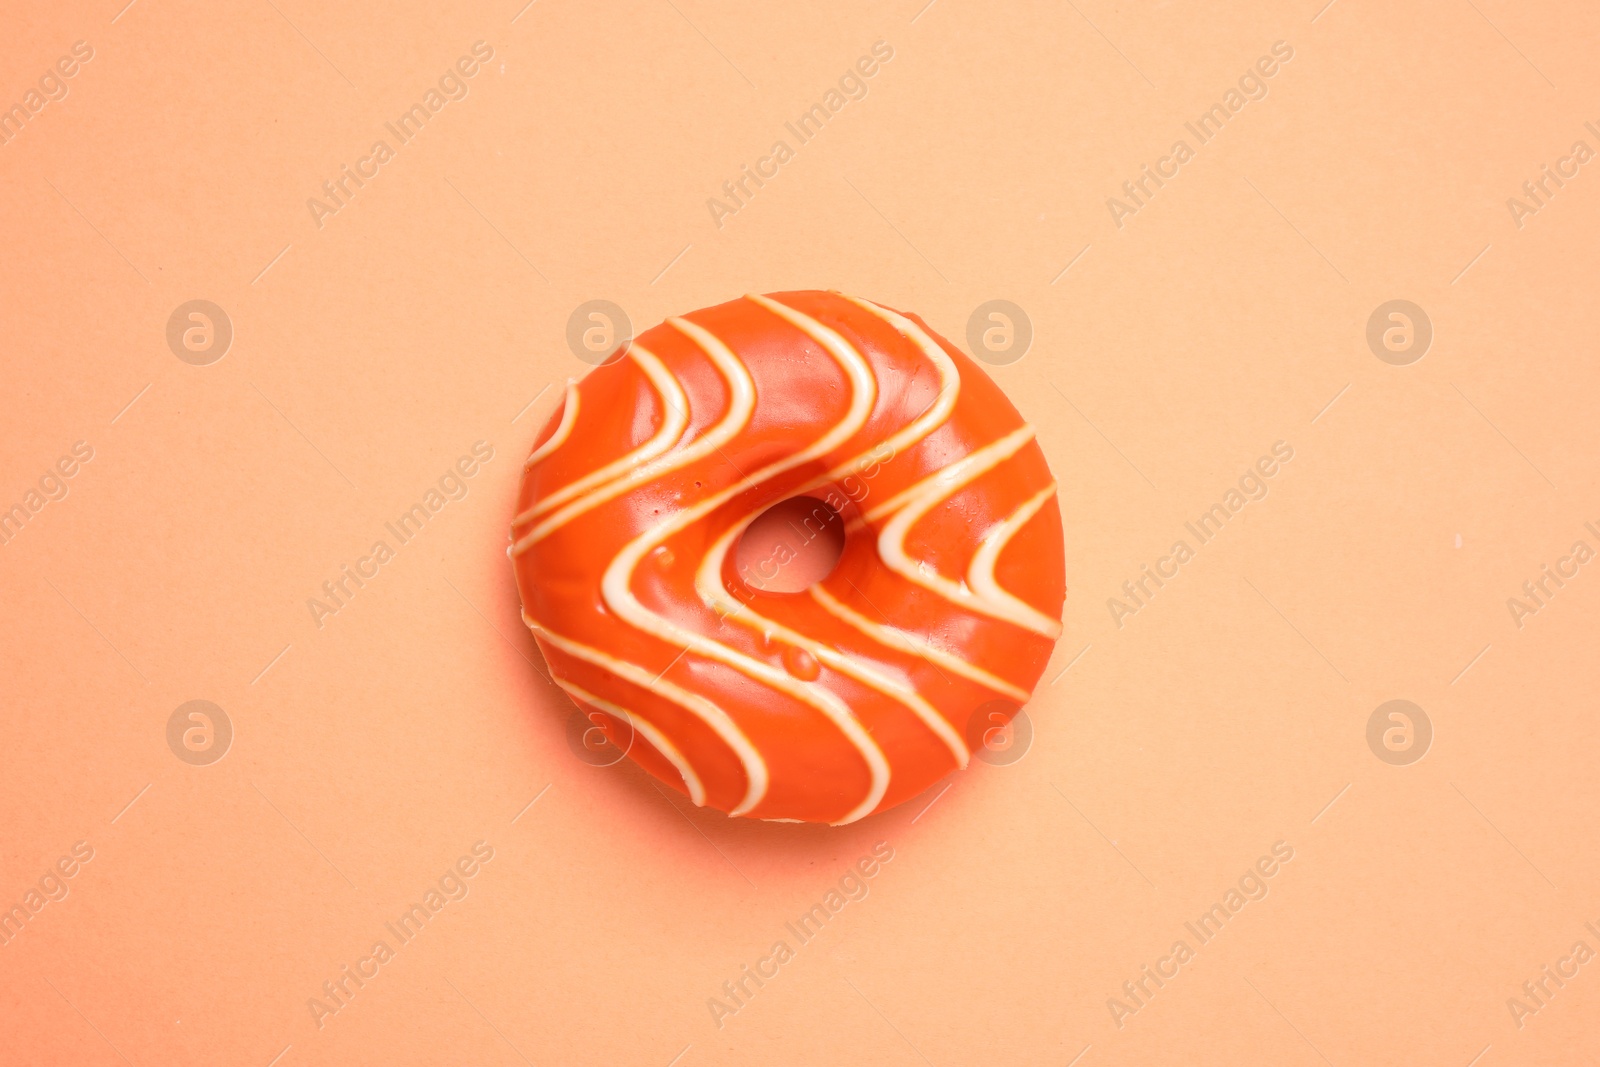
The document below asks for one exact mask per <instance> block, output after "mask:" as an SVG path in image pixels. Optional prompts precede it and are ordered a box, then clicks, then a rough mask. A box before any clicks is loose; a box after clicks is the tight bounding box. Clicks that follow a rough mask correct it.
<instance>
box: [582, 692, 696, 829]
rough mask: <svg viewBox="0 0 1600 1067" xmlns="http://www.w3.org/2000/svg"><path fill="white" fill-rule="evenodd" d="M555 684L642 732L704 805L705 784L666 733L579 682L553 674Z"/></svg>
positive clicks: (636, 713)
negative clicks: (556, 676)
mask: <svg viewBox="0 0 1600 1067" xmlns="http://www.w3.org/2000/svg"><path fill="white" fill-rule="evenodd" d="M556 684H557V685H559V686H560V687H561V688H562V689H564V690H566V692H567V695H568V696H570V697H571V698H572V699H573V700H577V701H581V702H582V703H585V704H593V705H594V706H595V707H597V708H599V709H600V710H601V711H604V712H608V713H610V714H611V715H613V716H614V717H616V718H619V719H621V720H622V721H624V722H626V723H627V724H628V725H629V726H631V727H632V728H633V729H634V730H635V731H636V732H637V733H639V734H641V735H643V737H644V739H645V740H646V741H648V742H650V744H651V746H653V747H654V748H655V750H656V751H657V752H659V753H661V754H662V755H663V756H665V757H666V759H667V762H668V763H671V764H672V765H673V766H674V767H676V768H677V770H678V774H679V775H680V776H682V778H683V785H684V788H685V789H687V790H688V791H689V799H690V800H692V801H694V803H695V805H696V806H697V807H702V808H703V807H705V805H706V787H705V785H704V784H702V783H701V781H700V776H699V775H698V774H695V773H694V768H693V767H691V766H689V761H688V759H686V758H685V757H684V755H683V753H682V752H681V751H679V750H678V746H677V745H674V744H673V743H672V742H671V741H670V740H668V738H667V735H666V734H664V733H662V732H661V731H660V730H658V729H656V728H655V727H654V726H652V725H650V723H648V722H646V721H645V719H644V717H643V716H641V715H640V714H639V713H638V712H636V711H629V710H628V709H627V708H624V707H622V706H620V705H618V704H613V703H612V702H611V701H609V700H606V699H604V698H602V697H597V696H595V695H594V694H593V693H591V692H589V691H588V690H587V689H585V688H583V687H582V686H581V685H574V684H573V683H571V682H569V681H567V680H566V679H564V678H557V679H556Z"/></svg>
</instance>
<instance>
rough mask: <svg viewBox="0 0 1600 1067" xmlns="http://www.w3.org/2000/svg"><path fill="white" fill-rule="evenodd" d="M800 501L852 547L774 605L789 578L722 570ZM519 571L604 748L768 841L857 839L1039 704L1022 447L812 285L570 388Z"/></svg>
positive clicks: (916, 351)
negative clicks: (991, 718)
mask: <svg viewBox="0 0 1600 1067" xmlns="http://www.w3.org/2000/svg"><path fill="white" fill-rule="evenodd" d="M795 496H809V497H812V498H815V499H817V500H820V501H824V502H825V503H826V504H827V505H829V506H831V507H832V508H833V509H834V510H836V511H837V512H838V513H839V515H840V516H841V517H842V519H843V520H844V528H845V540H844V548H843V553H842V555H841V557H840V559H839V562H838V565H837V566H836V567H835V568H834V570H833V572H832V573H831V574H829V575H828V576H827V577H826V578H824V579H822V580H821V581H819V582H817V583H816V584H814V585H813V586H811V587H810V588H809V589H808V590H806V591H804V592H794V593H779V592H773V591H769V590H766V589H764V588H763V587H762V586H763V577H766V578H768V579H770V577H771V575H772V569H771V568H775V567H779V566H781V565H782V563H783V559H782V558H778V559H775V560H773V561H771V563H770V567H769V568H767V569H766V571H765V574H764V575H763V573H759V571H760V568H758V569H757V571H758V572H751V571H749V570H747V571H745V572H744V573H740V572H739V570H738V568H737V567H736V565H735V562H734V559H735V555H736V552H735V549H736V547H737V544H738V540H739V536H740V535H741V534H742V533H743V532H744V530H745V529H746V527H748V526H749V524H750V523H751V522H752V521H753V520H755V519H756V518H757V517H758V516H759V515H761V514H762V513H763V512H764V511H766V509H768V508H769V507H771V506H772V505H774V504H777V503H779V502H781V501H784V500H787V499H789V498H791V497H795ZM807 535H808V531H807V530H806V529H796V536H797V541H798V540H803V539H804V538H805V537H806V536H807ZM511 557H512V560H513V565H514V568H515V571H516V578H517V586H518V590H519V592H520V593H521V597H522V605H523V618H524V621H525V622H526V623H527V624H528V626H529V627H530V628H531V629H532V631H533V633H534V635H535V637H536V638H537V640H538V642H539V645H540V647H541V649H542V650H543V652H544V654H545V657H546V660H547V661H548V663H549V665H550V669H551V673H552V675H553V676H554V678H555V679H556V680H557V682H558V683H559V684H560V685H561V686H562V687H563V688H564V689H565V690H566V692H567V693H568V694H569V695H570V696H571V697H572V698H573V699H574V700H575V701H577V702H578V703H579V705H580V706H582V707H584V708H585V710H587V711H590V712H593V713H595V717H596V719H597V721H600V722H601V723H602V724H604V725H605V728H606V731H607V734H608V736H610V737H611V738H612V740H613V741H615V742H616V743H617V744H618V745H619V746H621V747H624V748H627V750H628V753H629V755H630V756H631V757H632V758H634V759H635V760H637V761H638V762H639V763H640V764H642V765H643V766H644V767H645V768H646V769H647V770H649V771H650V772H651V773H652V774H654V775H655V776H656V777H658V778H659V779H661V780H662V781H663V782H666V783H667V784H669V785H671V786H673V787H674V788H676V789H678V790H680V791H681V792H684V793H686V794H687V795H688V796H689V797H690V799H692V800H693V801H694V802H695V803H696V804H700V805H710V806H712V807H715V808H718V809H720V810H723V811H726V812H728V813H730V814H733V815H747V816H751V817H755V818H763V819H799V820H804V821H808V822H829V823H844V822H853V821H855V820H856V819H860V818H863V817H864V816H866V815H869V814H872V813H873V812H875V811H881V810H884V809H886V808H889V807H892V806H894V805H895V804H898V803H900V802H902V801H904V800H907V799H909V798H910V797H913V796H915V795H917V794H918V793H920V792H921V791H922V790H924V789H926V788H927V787H928V786H929V785H931V784H932V783H933V782H935V781H937V780H938V779H939V778H941V777H943V776H944V775H945V774H946V773H948V772H949V771H950V770H951V769H953V768H956V767H964V766H966V764H967V760H968V757H969V755H970V751H969V745H970V744H973V743H981V742H980V738H981V733H980V732H979V731H980V729H981V727H982V726H987V725H989V722H988V713H991V712H993V711H995V710H996V709H999V710H1001V712H1002V714H1005V715H1009V714H1010V713H1012V712H1014V711H1015V709H1016V708H1017V707H1019V706H1020V705H1021V704H1022V703H1024V702H1026V700H1027V699H1028V697H1029V695H1030V694H1031V692H1032V689H1033V687H1034V685H1035V684H1036V683H1037V682H1038V679H1039V676H1040V674H1041V673H1042V672H1043V670H1044V667H1045V663H1046V662H1047V660H1048V659H1049V656H1050V651H1051V649H1052V647H1053V646H1054V644H1055V641H1056V638H1057V637H1058V636H1059V635H1060V633H1061V625H1060V622H1059V621H1058V620H1059V618H1060V615H1061V606H1062V602H1063V598H1064V596H1065V587H1064V564H1063V559H1062V535H1061V517H1060V512H1059V509H1058V507H1057V504H1056V500H1055V482H1054V480H1053V479H1052V478H1051V475H1050V471H1049V469H1048V467H1047V466H1046V464H1045V460H1044V455H1043V453H1042V452H1041V451H1040V449H1039V446H1038V443H1037V442H1036V441H1035V440H1034V431H1033V428H1032V427H1031V426H1028V425H1027V424H1026V423H1024V422H1023V421H1022V419H1021V417H1020V416H1019V415H1018V414H1017V411H1016V409H1015V408H1013V407H1012V405H1011V403H1010V402H1009V401H1008V400H1007V399H1006V398H1005V396H1004V394H1003V393H1001V392H1000V390H999V389H998V387H996V386H995V384H994V383H993V382H992V381H990V380H989V378H988V376H987V375H986V374H984V372H983V371H982V370H980V369H979V368H978V367H977V365H976V364H974V363H973V362H972V361H971V360H969V359H968V358H967V357H966V356H965V355H964V354H963V353H961V352H960V351H959V350H957V349H956V348H954V347H953V346H951V345H949V344H948V343H946V342H944V341H943V340H942V339H941V338H939V337H937V336H936V335H935V334H934V333H933V332H932V331H931V330H930V329H928V328H927V326H925V325H924V324H923V323H922V322H921V321H920V320H918V319H916V318H915V317H914V316H907V315H903V314H901V313H899V312H895V311H892V310H890V309H888V308H885V307H883V306H881V305H878V304H874V303H872V302H870V301H865V300H859V299H856V298H853V297H847V296H843V295H841V294H838V293H825V292H816V291H805V292H793V293H778V294H773V295H772V296H754V295H752V296H747V297H744V298H743V299H740V300H734V301H730V302H729V303H726V304H721V305H718V306H717V307H712V308H705V309H703V310H700V311H696V312H693V313H691V314H689V315H686V316H683V317H680V318H672V319H669V320H668V321H666V322H665V323H662V324H661V325H659V326H657V327H655V328H654V329H652V330H649V331H647V332H646V333H644V334H643V335H641V336H640V337H639V338H637V339H636V340H635V341H633V342H632V343H631V344H630V345H629V346H628V348H627V349H626V351H625V352H624V353H622V354H621V355H620V357H619V358H614V359H613V360H612V361H610V362H608V363H607V364H605V365H603V366H601V367H598V368H596V369H595V370H594V371H592V372H591V373H590V374H589V375H588V376H587V377H586V378H584V379H583V381H582V382H581V383H575V384H574V383H569V384H568V386H567V391H566V395H565V397H564V398H563V400H562V403H561V407H560V408H559V410H558V411H557V412H556V413H555V414H553V415H552V416H551V418H550V421H549V423H548V424H547V425H546V426H545V428H544V429H543V430H542V431H541V433H540V435H539V438H538V441H537V442H536V445H535V447H534V449H533V452H532V454H531V455H530V456H529V457H528V460H527V463H526V466H525V470H524V475H523V484H522V491H521V494H520V497H519V500H518V507H517V514H516V516H515V518H514V519H513V522H512V547H511ZM979 709H982V711H983V713H984V714H983V715H982V717H981V718H982V719H983V720H984V721H983V722H982V723H981V724H980V723H975V722H973V721H972V720H973V716H974V713H975V712H978V711H979ZM624 722H626V723H628V724H631V726H632V729H631V730H630V729H629V728H628V726H626V725H622V723H624ZM969 727H970V730H969Z"/></svg>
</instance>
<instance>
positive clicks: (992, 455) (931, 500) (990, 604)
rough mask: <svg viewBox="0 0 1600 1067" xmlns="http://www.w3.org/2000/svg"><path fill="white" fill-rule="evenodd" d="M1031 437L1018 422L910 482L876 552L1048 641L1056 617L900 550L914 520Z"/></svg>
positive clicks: (972, 606)
mask: <svg viewBox="0 0 1600 1067" xmlns="http://www.w3.org/2000/svg"><path fill="white" fill-rule="evenodd" d="M1031 440H1033V427H1032V426H1026V425H1024V426H1020V427H1018V428H1017V429H1015V430H1013V431H1011V432H1010V433H1008V434H1006V435H1005V436H1004V437H1002V438H1000V439H999V440H998V441H992V442H990V443H989V444H987V445H984V446H983V447H982V448H980V449H977V450H976V451H974V452H969V453H968V454H967V455H965V456H962V457H961V458H960V459H958V460H956V461H955V462H954V463H952V464H950V465H949V466H948V467H945V468H944V469H943V470H939V471H935V472H934V473H933V474H930V475H929V476H928V477H926V478H924V479H922V481H920V482H918V483H917V484H916V485H914V486H912V487H911V489H910V490H908V492H909V493H910V496H909V498H908V499H907V501H906V503H905V506H903V507H902V508H900V510H899V511H897V512H895V515H894V518H892V519H890V520H889V522H888V524H887V525H885V526H884V528H883V532H882V533H880V534H879V535H878V555H879V556H880V557H882V559H883V562H884V565H885V566H887V567H888V568H889V569H890V570H892V571H894V572H895V573H896V574H898V575H900V576H901V577H902V578H904V579H906V580H907V581H909V582H915V583H916V584H917V585H920V586H922V587H923V588H924V589H927V590H929V591H930V592H934V593H937V594H939V595H940V596H942V597H944V598H945V599H946V600H948V601H950V602H951V603H952V604H955V605H956V606H957V607H962V608H966V609H967V610H968V611H975V612H978V613H979V614H982V615H987V616H989V617H990V618H993V619H999V620H1001V621H1002V622H1009V623H1011V624H1012V625H1014V626H1020V627H1021V628H1023V629H1024V630H1031V631H1032V632H1034V633H1036V634H1041V635H1043V636H1045V637H1048V638H1050V639H1051V640H1052V641H1053V640H1055V639H1056V638H1058V637H1060V636H1061V623H1060V622H1059V621H1058V620H1056V619H1052V618H1051V617H1050V616H1048V615H1046V614H1045V613H1044V612H1042V611H1040V610H1039V609H1037V608H1035V607H1033V606H1032V605H1030V604H1025V603H1023V602H1022V601H1020V600H1018V599H1016V598H1015V597H1009V598H1007V599H1004V600H990V599H989V598H987V597H985V596H984V595H982V594H981V593H979V592H974V591H973V590H972V589H969V588H968V587H967V586H966V585H965V584H963V583H961V582H956V581H952V580H950V579H949V578H946V577H945V576H944V575H942V574H939V573H937V572H935V571H934V570H933V569H932V568H931V567H925V566H923V565H921V564H919V563H917V562H915V561H913V560H912V559H911V557H910V556H908V555H907V554H906V534H907V533H909V532H910V530H911V527H912V526H913V525H915V523H916V521H917V520H918V519H920V518H922V517H923V516H924V515H926V514H927V513H928V512H930V511H932V510H933V509H934V508H935V507H937V506H938V505H940V504H942V503H943V502H944V501H946V500H948V499H949V498H950V497H952V496H954V495H955V494H956V493H958V492H960V491H961V490H962V489H963V488H965V487H966V486H967V485H968V484H969V483H971V482H972V481H974V480H975V479H977V478H979V477H980V476H982V475H984V474H986V473H988V472H989V471H991V470H993V469H994V468H995V467H997V466H999V465H1000V464H1001V463H1002V462H1004V461H1005V460H1007V459H1010V458H1011V457H1012V456H1014V455H1016V454H1017V453H1018V452H1019V451H1021V450H1022V446H1023V445H1025V444H1027V443H1028V442H1029V441H1031Z"/></svg>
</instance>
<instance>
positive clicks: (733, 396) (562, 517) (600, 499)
mask: <svg viewBox="0 0 1600 1067" xmlns="http://www.w3.org/2000/svg"><path fill="white" fill-rule="evenodd" d="M667 322H668V323H669V324H670V325H671V326H673V327H675V328H676V329H677V330H678V331H679V332H680V333H683V334H685V335H687V336H688V337H689V338H690V339H691V340H693V341H694V342H695V343H696V344H697V345H699V346H700V349H701V350H702V351H703V352H705V354H706V355H707V356H708V357H709V358H710V360H711V362H712V363H714V364H716V366H717V370H719V371H721V372H722V377H723V379H724V380H725V381H726V382H727V385H728V389H729V392H730V400H729V404H728V410H727V412H726V413H725V414H724V415H723V417H722V419H721V421H719V422H718V423H717V424H716V425H715V426H713V427H712V428H711V429H710V430H709V431H708V432H707V433H706V434H705V436H703V437H700V438H698V439H696V440H694V441H691V442H690V443H689V444H688V445H685V446H684V447H683V448H681V449H679V450H677V451H676V452H671V453H668V454H667V455H664V456H658V457H656V458H655V459H653V460H651V461H650V462H648V463H645V464H642V465H640V466H638V467H635V468H634V469H633V470H631V471H629V472H628V473H627V474H625V475H623V476H622V477H621V478H618V479H616V480H614V481H612V482H610V483H609V484H607V485H602V486H599V487H597V488H595V489H593V490H591V491H590V492H589V493H588V495H586V496H581V497H579V498H578V499H577V500H574V501H573V502H572V503H570V504H568V505H567V506H566V507H564V508H562V509H561V510H560V511H558V512H556V513H555V514H554V515H552V516H550V517H549V518H547V519H545V520H544V521H543V522H541V523H540V524H539V525H537V526H535V527H534V528H533V529H532V530H531V531H529V532H528V533H527V534H525V535H524V536H523V537H522V538H521V539H520V540H518V541H517V542H516V544H514V545H512V546H511V554H512V555H513V556H517V555H520V554H522V553H523V552H525V551H527V550H528V549H529V548H531V547H532V546H534V545H535V544H538V543H539V542H540V541H542V540H544V539H545V538H546V537H548V536H549V535H550V534H552V533H554V532H555V531H556V530H559V529H560V528H561V527H563V526H565V525H566V524H567V523H569V522H571V521H572V520H573V519H575V518H577V517H578V516H579V515H582V514H583V513H584V512H586V511H589V510H590V509H592V508H595V507H597V506H599V505H600V504H603V503H605V502H606V501H607V500H610V499H612V498H613V497H617V496H621V495H622V494H623V493H625V492H627V491H628V490H630V489H632V488H634V487H636V486H638V485H641V484H643V483H644V482H647V481H650V480H651V479H652V478H657V477H659V476H661V475H663V474H666V473H667V472H669V471H674V470H677V469H679V468H681V467H687V466H688V465H689V464H691V463H696V462H698V461H699V460H701V459H702V458H704V457H705V456H708V455H710V454H711V453H712V452H715V451H717V450H719V449H721V448H722V446H723V445H725V444H727V443H728V442H729V441H731V440H733V439H734V438H735V437H737V436H738V435H739V433H740V431H742V430H743V429H744V428H745V424H747V423H748V422H749V421H750V415H751V413H752V412H753V411H755V406H756V387H755V383H754V382H753V381H751V380H750V372H749V371H747V370H745V368H744V364H743V363H741V362H740V361H739V357H737V356H735V355H734V354H733V352H732V351H731V350H730V349H729V348H728V346H727V345H725V344H723V343H722V342H721V341H719V340H717V338H715V337H713V336H712V335H711V334H710V333H708V332H707V331H706V330H704V329H703V328H701V327H699V326H696V325H695V324H694V323H692V322H690V321H689V320H688V319H677V318H675V319H668V320H667ZM736 814H737V813H736Z"/></svg>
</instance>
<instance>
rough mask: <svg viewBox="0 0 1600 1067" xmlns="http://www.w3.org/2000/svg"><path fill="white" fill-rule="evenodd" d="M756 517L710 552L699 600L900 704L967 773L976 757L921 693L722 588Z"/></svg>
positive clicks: (699, 577)
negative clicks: (734, 552) (726, 564)
mask: <svg viewBox="0 0 1600 1067" xmlns="http://www.w3.org/2000/svg"><path fill="white" fill-rule="evenodd" d="M755 518H756V516H755V515H751V516H748V517H747V518H745V519H743V520H741V521H740V522H739V523H738V524H737V525H735V526H733V527H731V528H730V529H729V530H728V532H727V533H725V534H723V535H722V536H721V537H719V538H718V539H717V542H716V544H714V545H712V546H711V551H710V552H709V553H708V554H707V555H706V558H705V559H704V561H702V562H701V564H700V569H699V570H698V571H697V572H696V573H695V589H696V591H697V592H699V594H700V599H701V601H703V602H704V603H705V605H706V606H707V607H708V608H711V609H712V610H713V611H716V612H717V613H719V614H720V615H722V617H723V618H724V619H731V620H733V621H735V622H738V623H742V624H743V625H744V626H747V627H749V628H750V629H752V630H758V631H761V632H763V633H767V634H771V635H773V636H776V637H780V638H782V639H783V640H785V641H787V642H789V643H790V644H792V645H795V646H797V647H799V648H803V649H805V650H806V651H807V652H809V653H811V655H812V656H813V657H814V658H815V659H816V660H817V662H819V663H822V664H824V665H825V666H828V667H830V668H832V669H833V670H836V671H838V672H839V673H840V674H843V675H846V676H848V677H850V678H854V679H855V680H856V681H858V682H860V683H862V684H863V685H865V686H868V687H870V688H872V689H876V690H877V691H878V692H880V693H882V694H883V695H884V696H886V697H888V698H890V699H891V700H898V701H899V702H900V703H902V704H904V705H905V706H906V707H908V708H910V709H911V711H912V713H913V714H915V715H916V716H917V718H919V719H921V720H922V721H923V723H925V724H926V725H927V727H928V729H930V730H932V731H933V732H934V733H935V734H936V735H937V736H938V738H939V740H941V741H943V742H944V743H945V746H946V747H947V748H949V749H950V754H951V755H952V756H954V757H955V761H956V765H957V766H958V767H961V768H963V769H964V768H965V767H966V765H967V760H968V758H969V757H970V755H971V752H970V751H969V750H968V748H967V743H966V742H965V741H964V740H962V738H961V735H960V734H958V733H956V731H955V728H954V727H953V726H951V725H950V722H949V720H947V719H946V718H945V717H944V716H943V715H940V714H939V712H938V709H936V708H935V707H934V706H933V705H932V704H930V703H928V701H927V700H925V699H924V698H923V696H922V694H921V693H918V692H917V691H916V690H915V689H913V688H911V687H910V686H908V685H904V684H902V683H900V682H898V681H896V680H895V679H893V678H891V677H889V676H888V675H886V674H882V673H880V672H878V671H877V670H874V669H873V668H871V667H869V666H867V665H866V664H864V663H859V662H857V661H855V660H853V659H851V658H850V657H848V656H845V655H843V654H841V653H840V652H839V651H838V650H837V649H835V648H833V647H831V646H829V645H826V644H824V643H822V642H821V641H818V640H816V639H814V638H811V637H807V636H806V635H805V634H803V633H800V632H799V631H798V630H791V629H789V628H788V627H787V626H785V625H783V624H782V623H781V622H778V621H776V620H774V619H769V618H767V617H766V616H765V615H761V614H758V613H757V612H756V611H755V609H753V608H751V607H750V605H748V604H746V603H744V602H743V601H741V600H739V599H738V598H737V597H734V596H732V595H731V594H729V592H728V589H727V586H725V585H723V584H722V567H723V561H724V560H725V559H727V556H728V550H729V548H730V547H732V545H733V543H734V542H735V541H736V540H737V539H738V537H739V535H740V534H742V533H744V531H745V529H746V528H747V527H748V526H749V525H750V523H752V522H754V521H755Z"/></svg>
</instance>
